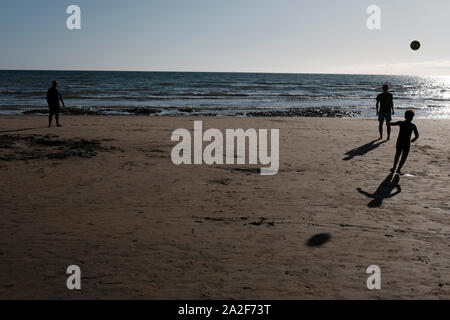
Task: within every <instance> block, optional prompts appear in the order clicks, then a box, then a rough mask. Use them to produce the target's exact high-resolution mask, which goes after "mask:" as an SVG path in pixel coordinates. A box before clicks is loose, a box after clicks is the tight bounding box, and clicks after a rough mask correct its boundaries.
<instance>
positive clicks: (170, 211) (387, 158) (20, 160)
mask: <svg viewBox="0 0 450 320" xmlns="http://www.w3.org/2000/svg"><path fill="white" fill-rule="evenodd" d="M195 119H201V120H203V126H204V128H208V127H214V128H219V129H225V128H240V127H241V128H245V129H246V128H279V129H280V172H279V173H278V175H276V176H261V175H259V174H255V173H252V172H246V171H236V170H233V168H243V167H246V166H234V167H233V166H207V165H198V166H175V165H173V164H172V162H171V160H170V152H171V148H172V147H173V146H174V145H175V143H173V142H171V141H170V134H171V132H172V131H173V130H175V129H176V128H187V129H192V127H193V120H195ZM62 120H63V124H64V127H63V128H51V129H47V128H45V127H43V125H45V123H46V118H45V117H40V116H1V117H0V131H1V132H0V135H1V137H2V138H1V139H2V140H1V141H2V142H1V143H0V144H2V145H1V146H0V147H1V148H0V156H2V157H3V159H4V160H0V177H1V184H0V211H1V219H0V298H3V299H11V298H27V299H28V298H50V299H60V298H69V299H71V298H88V299H90V298H104V299H110V298H146V299H327V298H331V299H336V298H343V299H390V298H394V299H406V298H417V299H424V298H431V299H435V298H436V299H437V298H444V299H448V298H450V267H449V264H450V250H449V247H450V241H449V240H450V203H449V181H450V161H449V160H450V150H449V149H450V145H449V141H450V131H449V130H448V126H449V124H450V121H448V120H417V121H415V123H416V124H417V126H418V128H419V131H420V133H421V138H420V139H419V141H418V142H417V143H416V144H415V145H414V146H413V147H412V149H411V154H410V158H409V159H408V161H407V163H406V165H405V169H404V171H405V172H406V173H409V174H412V175H413V176H402V177H400V180H399V185H400V187H401V192H400V193H398V190H397V188H394V185H392V184H389V183H385V184H384V185H383V186H382V188H380V190H379V191H378V193H377V195H378V196H381V197H382V198H383V197H384V198H385V199H383V201H382V203H381V204H380V202H381V201H380V199H379V201H378V203H377V202H376V201H375V202H374V200H373V199H372V198H369V197H367V196H366V195H364V194H363V193H361V192H359V191H358V190H357V188H361V190H362V191H363V192H367V193H369V194H373V193H375V192H376V190H377V188H378V187H379V186H380V184H382V182H383V181H384V180H385V178H386V177H387V176H388V174H389V168H390V167H391V166H392V160H393V156H394V149H395V138H396V136H397V132H398V131H397V130H398V128H393V136H394V137H395V138H394V139H393V140H391V141H389V142H385V143H382V144H380V145H378V144H377V143H375V144H372V145H367V146H366V147H363V148H361V149H359V150H353V151H352V152H350V153H348V154H347V155H346V153H347V152H349V151H350V150H352V149H354V148H356V147H359V146H364V145H366V144H367V143H369V142H370V141H372V140H374V139H375V138H376V137H377V122H376V121H375V120H361V119H318V118H210V117H205V118H194V117H135V116H130V117H125V116H123V117H121V116H116V117H106V116H79V117H76V116H75V117H63V119H62ZM18 129H19V131H14V130H18ZM47 134H53V135H57V137H56V136H54V137H47V138H39V137H36V136H35V137H34V138H33V137H31V138H30V136H33V135H47ZM5 135H8V137H5ZM75 138H77V139H78V140H77V139H76V140H74V139H75ZM79 139H86V140H88V141H82V140H79ZM91 140H97V141H91ZM52 141H53V142H52ZM54 141H62V143H60V144H59V143H58V142H56V143H55V142H54ZM49 158H50V159H49ZM5 159H6V160H5ZM344 159H346V160H344ZM252 167H259V166H252ZM391 190H392V193H394V194H395V193H397V194H395V195H394V196H387V195H388V193H389V192H391ZM261 218H265V219H261ZM318 234H328V236H329V237H330V238H329V239H328V241H325V243H323V244H322V245H320V246H310V245H308V240H310V239H311V237H313V236H315V235H318ZM318 238H319V240H320V237H318ZM325 238H326V237H325ZM314 239H315V238H314ZM325 240H327V239H325ZM310 242H314V241H310ZM73 264H75V265H79V266H80V267H81V271H82V290H79V291H69V290H68V289H67V288H66V277H67V275H66V273H65V272H66V268H67V266H69V265H73ZM373 264H375V265H379V266H380V268H381V272H382V289H381V290H375V291H370V290H368V289H367V288H366V279H367V277H368V275H367V274H366V268H367V267H368V266H369V265H373Z"/></svg>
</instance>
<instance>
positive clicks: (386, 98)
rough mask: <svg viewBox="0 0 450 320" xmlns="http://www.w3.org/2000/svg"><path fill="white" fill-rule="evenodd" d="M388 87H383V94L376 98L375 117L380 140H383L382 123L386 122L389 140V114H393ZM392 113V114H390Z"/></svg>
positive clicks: (392, 104) (391, 98)
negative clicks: (376, 117)
mask: <svg viewBox="0 0 450 320" xmlns="http://www.w3.org/2000/svg"><path fill="white" fill-rule="evenodd" d="M388 90H389V86H388V85H387V84H385V85H383V93H380V94H379V95H378V96H377V116H378V122H379V123H380V124H379V127H378V129H379V131H380V140H381V139H383V122H384V121H385V120H386V129H387V139H388V140H389V139H390V138H391V120H392V117H391V114H394V97H393V96H392V94H391V93H390V92H388ZM391 112H392V113H391Z"/></svg>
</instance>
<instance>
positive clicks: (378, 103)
mask: <svg viewBox="0 0 450 320" xmlns="http://www.w3.org/2000/svg"><path fill="white" fill-rule="evenodd" d="M379 106H380V100H378V98H377V106H376V108H377V115H378V108H379Z"/></svg>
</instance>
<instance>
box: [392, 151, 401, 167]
mask: <svg viewBox="0 0 450 320" xmlns="http://www.w3.org/2000/svg"><path fill="white" fill-rule="evenodd" d="M401 153H402V151H401V150H399V149H397V151H396V152H395V158H394V166H393V167H392V169H391V172H394V171H395V168H396V167H397V163H398V160H399V159H400V154H401Z"/></svg>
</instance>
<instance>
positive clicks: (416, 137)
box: [411, 126, 419, 142]
mask: <svg viewBox="0 0 450 320" xmlns="http://www.w3.org/2000/svg"><path fill="white" fill-rule="evenodd" d="M413 130H414V138H413V139H412V140H411V142H416V140H417V139H419V131H418V130H417V127H416V126H414V128H413Z"/></svg>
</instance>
